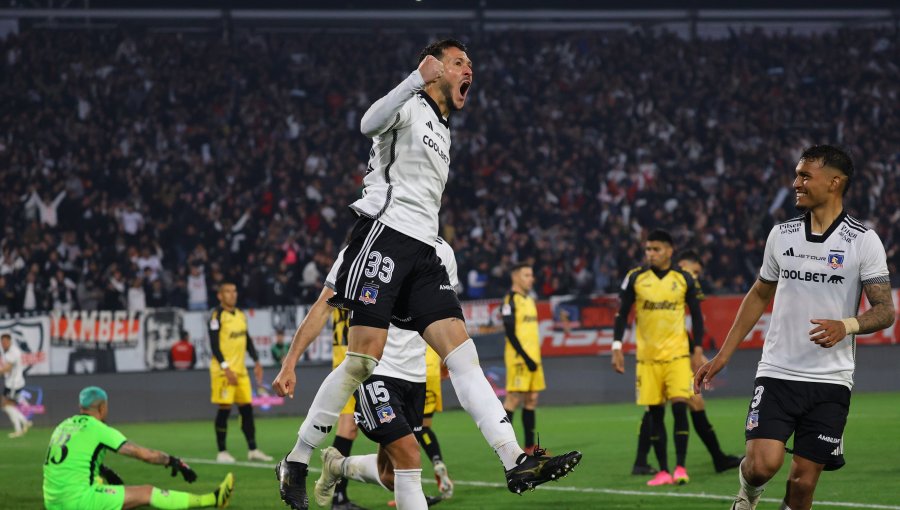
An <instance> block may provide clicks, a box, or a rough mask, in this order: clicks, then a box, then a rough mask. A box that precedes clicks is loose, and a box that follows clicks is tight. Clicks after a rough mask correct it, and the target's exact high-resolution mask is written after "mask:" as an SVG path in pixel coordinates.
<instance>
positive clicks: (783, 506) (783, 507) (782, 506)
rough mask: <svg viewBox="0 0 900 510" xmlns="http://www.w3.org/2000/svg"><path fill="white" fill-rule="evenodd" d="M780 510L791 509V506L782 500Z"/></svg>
mask: <svg viewBox="0 0 900 510" xmlns="http://www.w3.org/2000/svg"><path fill="white" fill-rule="evenodd" d="M778 510H791V507H789V506H788V505H787V503H785V502H784V501H782V502H781V506H780V507H778Z"/></svg>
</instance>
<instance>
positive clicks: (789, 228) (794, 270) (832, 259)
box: [756, 212, 890, 388]
mask: <svg viewBox="0 0 900 510" xmlns="http://www.w3.org/2000/svg"><path fill="white" fill-rule="evenodd" d="M759 278H760V280H763V281H765V282H770V283H777V284H778V287H777V288H776V290H775V304H774V307H773V309H772V319H771V323H770V324H769V330H768V332H767V333H766V341H765V345H764V347H763V354H762V360H761V361H760V362H759V367H758V369H757V372H756V376H757V377H774V378H777V379H789V380H794V381H809V382H821V383H833V384H841V385H844V386H846V387H848V388H852V387H853V371H854V369H855V367H856V339H855V337H854V336H850V337H848V338H845V339H843V340H842V341H841V342H839V343H838V344H837V345H835V346H834V347H831V348H829V349H826V348H824V347H820V346H819V345H817V344H816V343H814V342H812V341H811V340H810V339H809V338H810V335H809V332H810V330H811V329H813V328H814V327H815V326H816V325H815V324H812V323H811V322H810V321H811V320H813V319H832V320H840V319H844V318H847V317H853V316H855V315H856V314H857V312H858V309H859V304H860V297H861V293H862V290H863V286H864V285H868V284H873V283H889V282H890V279H889V275H888V268H887V259H886V256H885V252H884V246H883V245H882V243H881V239H879V237H878V234H876V233H875V231H873V230H871V229H869V228H867V227H866V226H865V225H863V224H862V223H861V222H859V221H858V220H856V219H854V218H853V217H851V216H848V215H847V213H846V212H843V213H841V215H840V216H838V217H837V219H835V221H834V223H833V224H832V225H831V227H829V229H828V230H827V231H826V232H824V233H821V234H820V235H817V234H815V233H813V232H811V229H810V221H809V215H808V214H807V215H805V216H801V217H798V218H794V219H792V220H790V221H787V222H785V223H781V224H778V225H775V227H774V228H773V229H772V231H771V232H770V233H769V238H768V240H767V241H766V250H765V256H764V259H763V264H762V268H761V269H760V272H759Z"/></svg>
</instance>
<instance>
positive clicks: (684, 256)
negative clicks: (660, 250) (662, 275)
mask: <svg viewBox="0 0 900 510" xmlns="http://www.w3.org/2000/svg"><path fill="white" fill-rule="evenodd" d="M682 260H686V261H688V262H693V263H695V264H700V265H701V266H702V265H703V260H702V259H701V258H700V254H699V253H697V252H695V251H694V250H685V251H683V252H681V254H680V255H678V262H681V261H682Z"/></svg>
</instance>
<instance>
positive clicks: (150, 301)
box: [144, 278, 174, 308]
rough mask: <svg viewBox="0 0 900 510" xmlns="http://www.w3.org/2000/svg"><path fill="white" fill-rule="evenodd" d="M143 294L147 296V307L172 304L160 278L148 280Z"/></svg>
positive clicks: (162, 306) (161, 306)
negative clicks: (148, 283)
mask: <svg viewBox="0 0 900 510" xmlns="http://www.w3.org/2000/svg"><path fill="white" fill-rule="evenodd" d="M144 294H145V295H146V297H147V308H164V307H167V306H174V305H173V304H172V303H171V302H170V300H169V296H168V293H166V289H164V288H163V282H162V280H160V279H158V278H157V279H156V280H153V281H151V282H150V285H149V286H148V287H147V288H146V289H145V291H144Z"/></svg>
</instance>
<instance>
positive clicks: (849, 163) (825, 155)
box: [800, 145, 855, 195]
mask: <svg viewBox="0 0 900 510" xmlns="http://www.w3.org/2000/svg"><path fill="white" fill-rule="evenodd" d="M800 161H821V162H822V166H830V167H831V168H835V169H837V170H840V171H841V172H842V173H843V174H844V175H846V176H847V185H846V186H844V194H845V195H846V194H847V190H849V189H850V183H851V182H853V173H854V171H855V169H854V167H853V159H852V158H850V154H848V153H847V151H845V150H843V149H841V148H839V147H835V146H833V145H812V146H809V147H807V148H805V149H803V154H801V155H800Z"/></svg>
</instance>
